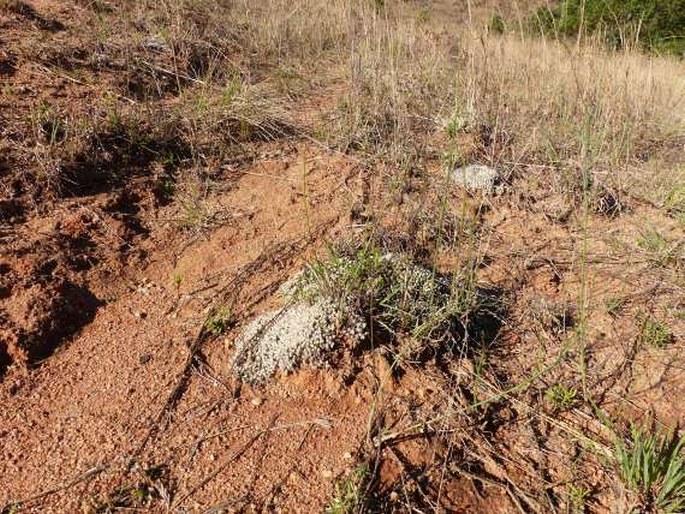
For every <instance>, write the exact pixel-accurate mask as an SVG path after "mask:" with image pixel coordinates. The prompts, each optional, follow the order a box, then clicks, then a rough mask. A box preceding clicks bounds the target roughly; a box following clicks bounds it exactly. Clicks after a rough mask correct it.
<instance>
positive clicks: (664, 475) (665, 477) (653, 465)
mask: <svg viewBox="0 0 685 514" xmlns="http://www.w3.org/2000/svg"><path fill="white" fill-rule="evenodd" d="M631 432H632V433H631V441H630V442H629V443H627V444H626V443H624V442H623V441H618V442H617V443H616V459H617V461H618V464H619V468H620V474H621V479H622V480H623V482H624V483H625V485H626V486H627V487H628V488H630V489H631V490H632V491H633V492H634V493H636V494H637V496H638V501H639V504H640V510H639V512H656V513H660V514H675V513H678V512H683V511H684V510H685V458H684V457H683V452H682V450H683V444H684V443H685V438H683V437H678V436H677V434H676V433H675V432H674V433H673V434H672V435H662V434H658V433H647V432H645V431H642V430H640V429H638V428H636V427H633V429H632V431H631Z"/></svg>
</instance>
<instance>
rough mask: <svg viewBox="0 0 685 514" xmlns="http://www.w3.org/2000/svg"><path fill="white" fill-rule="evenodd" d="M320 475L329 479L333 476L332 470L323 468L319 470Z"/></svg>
mask: <svg viewBox="0 0 685 514" xmlns="http://www.w3.org/2000/svg"><path fill="white" fill-rule="evenodd" d="M321 476H322V477H323V478H324V479H326V480H329V479H331V478H333V472H332V471H331V470H330V469H324V470H323V471H322V472H321Z"/></svg>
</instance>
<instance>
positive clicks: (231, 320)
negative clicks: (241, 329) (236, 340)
mask: <svg viewBox="0 0 685 514" xmlns="http://www.w3.org/2000/svg"><path fill="white" fill-rule="evenodd" d="M234 324H235V317H234V316H233V309H232V308H231V307H230V306H227V305H222V306H220V307H218V308H217V309H216V310H214V312H212V313H211V314H210V315H209V316H208V317H207V320H206V321H205V327H206V328H207V330H208V331H209V332H211V333H212V334H214V335H216V336H220V335H222V334H223V333H224V332H226V330H228V329H229V328H231V327H232V326H233V325H234Z"/></svg>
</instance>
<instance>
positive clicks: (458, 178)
mask: <svg viewBox="0 0 685 514" xmlns="http://www.w3.org/2000/svg"><path fill="white" fill-rule="evenodd" d="M452 181H453V182H454V183H455V184H457V185H458V186H461V187H463V188H465V189H466V190H468V191H470V192H472V193H473V192H479V191H480V192H482V193H485V194H488V195H492V194H501V193H502V192H503V191H504V184H503V183H502V177H501V176H500V174H499V172H498V171H497V170H495V169H494V168H490V167H489V166H482V165H480V164H470V165H468V166H463V167H461V168H457V169H455V170H454V171H453V172H452Z"/></svg>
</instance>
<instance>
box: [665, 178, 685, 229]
mask: <svg viewBox="0 0 685 514" xmlns="http://www.w3.org/2000/svg"><path fill="white" fill-rule="evenodd" d="M666 210H667V211H668V213H669V214H670V215H671V216H673V217H674V218H676V219H678V220H681V221H683V222H685V184H680V185H677V186H675V187H674V188H673V189H672V190H671V191H670V192H669V193H668V196H667V197H666Z"/></svg>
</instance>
